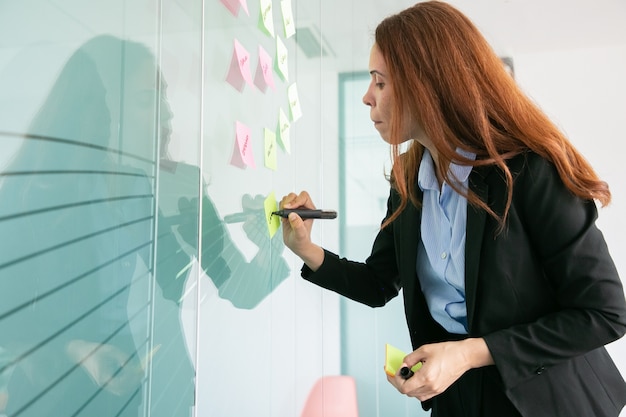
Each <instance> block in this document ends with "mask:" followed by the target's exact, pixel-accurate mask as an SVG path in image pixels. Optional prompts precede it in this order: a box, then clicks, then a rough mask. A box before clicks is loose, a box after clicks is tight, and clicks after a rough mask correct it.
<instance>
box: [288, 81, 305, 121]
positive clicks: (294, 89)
mask: <svg viewBox="0 0 626 417" xmlns="http://www.w3.org/2000/svg"><path fill="white" fill-rule="evenodd" d="M287 99H288V100H289V112H290V114H291V121H292V122H295V121H296V120H298V119H299V118H301V117H302V108H301V107H300V98H299V97H298V86H297V85H296V83H293V84H291V85H290V86H289V87H288V88H287Z"/></svg>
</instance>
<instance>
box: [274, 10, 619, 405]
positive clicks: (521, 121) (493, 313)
mask: <svg viewBox="0 0 626 417" xmlns="http://www.w3.org/2000/svg"><path fill="white" fill-rule="evenodd" d="M370 74H371V83H370V86H369V88H368V90H367V92H366V94H365V96H364V97H363V101H364V103H365V104H366V105H367V106H369V107H370V115H371V119H372V121H373V122H374V125H375V127H376V129H377V130H378V131H379V133H380V135H381V136H382V138H383V139H384V140H385V141H386V142H388V143H389V144H390V145H391V146H392V149H393V150H394V165H393V170H392V175H391V191H390V196H389V199H388V204H387V215H386V217H385V219H384V220H383V223H382V227H381V230H380V232H379V233H378V236H377V237H376V239H375V241H374V244H373V248H372V252H371V255H370V256H369V257H368V259H367V260H366V261H365V262H364V263H362V262H353V261H349V260H346V259H342V258H339V257H338V256H337V255H335V254H333V253H331V252H328V251H326V250H324V249H323V248H321V247H320V246H317V245H316V244H314V243H312V242H311V240H310V230H311V226H312V221H311V220H306V221H303V220H302V219H301V218H300V217H299V216H298V215H296V214H291V215H290V217H289V218H288V219H284V220H283V235H284V240H285V243H286V245H287V246H288V247H289V248H290V249H291V250H292V251H293V252H294V253H295V254H297V255H298V256H300V257H301V258H302V260H303V261H304V263H305V266H304V267H303V271H302V275H303V277H304V278H305V279H307V280H309V281H311V282H313V283H315V284H317V285H320V286H322V287H324V288H328V289H331V290H333V291H336V292H337V293H339V294H342V295H344V296H347V297H349V298H351V299H353V300H356V301H358V302H361V303H364V304H367V305H370V306H382V305H384V304H385V303H386V302H387V301H389V300H390V299H391V298H393V297H395V296H396V295H397V294H398V292H399V290H400V289H402V290H403V297H404V304H405V313H406V320H407V323H408V327H409V332H410V337H411V341H412V344H413V348H414V349H415V351H414V352H412V353H410V354H409V355H407V356H406V357H405V359H404V362H405V363H404V365H406V366H408V367H412V366H413V365H415V364H416V363H418V362H422V367H421V369H420V370H419V371H417V372H416V373H415V375H413V376H412V377H410V378H408V379H404V378H402V377H401V376H400V375H396V376H394V377H388V379H389V381H390V382H391V383H392V384H393V385H394V386H395V387H396V388H397V389H398V390H399V391H400V392H401V393H403V394H406V395H408V396H411V397H416V398H418V399H419V400H421V401H422V405H423V407H424V409H429V408H432V415H433V416H439V417H441V416H463V417H471V416H476V417H507V416H525V417H541V416H545V417H559V416H562V417H571V416H594V417H598V416H614V417H615V416H617V415H618V414H619V413H620V410H621V409H622V407H623V406H624V404H625V403H626V384H625V383H624V380H623V378H622V376H621V375H620V372H619V371H618V369H617V368H616V366H615V365H614V363H613V361H612V360H611V358H610V357H609V355H608V353H607V351H606V350H605V348H604V345H606V344H607V343H609V342H612V341H614V340H616V339H618V338H620V337H622V336H623V335H624V333H625V332H626V302H625V300H624V290H623V287H622V283H621V280H620V278H619V276H618V272H617V270H616V268H615V265H614V263H613V261H612V259H611V257H610V255H609V252H608V250H607V246H606V243H605V241H604V238H603V236H602V233H601V232H600V231H599V230H598V229H597V227H596V226H595V220H596V217H597V209H596V204H595V201H598V202H599V203H601V204H602V205H606V204H608V203H609V201H610V199H611V194H610V192H609V188H608V186H607V184H606V183H605V182H603V181H601V180H600V179H599V178H598V176H597V175H596V173H595V172H594V170H593V169H592V167H591V166H590V165H589V164H588V162H587V161H586V160H585V159H584V158H583V156H582V155H581V154H580V153H579V152H578V151H577V150H576V149H575V148H574V147H573V146H572V144H571V143H570V142H569V141H568V140H567V139H566V138H565V137H564V135H563V133H561V132H560V131H559V129H557V128H556V127H555V125H554V124H553V123H552V122H551V121H550V120H549V119H548V118H547V117H546V115H545V114H544V113H543V112H542V111H541V110H540V109H539V108H538V107H537V106H536V105H534V104H533V103H532V102H531V100H530V99H529V98H528V97H527V96H525V95H524V94H523V92H522V91H521V90H520V89H519V88H518V86H517V85H516V83H515V81H514V80H513V79H512V78H511V76H510V75H509V73H508V72H507V71H506V69H505V68H504V66H503V65H502V62H501V61H500V59H499V58H498V56H497V55H496V54H495V53H494V52H493V51H492V49H491V48H490V46H489V45H488V43H487V41H486V40H485V39H484V37H483V36H482V35H481V34H480V33H479V31H478V30H477V29H476V27H475V26H474V25H473V24H472V23H471V21H470V20H469V19H468V18H467V17H466V16H464V15H463V14H462V13H460V12H459V11H458V10H456V9H455V8H453V7H451V6H450V5H447V4H445V3H443V2H438V1H428V2H423V3H418V4H416V5H415V6H413V7H410V8H408V9H406V10H404V11H402V12H400V13H398V14H396V15H393V16H390V17H388V18H386V19H385V20H383V21H382V23H380V25H379V26H378V27H377V29H376V33H375V44H374V46H373V48H372V51H371V56H370ZM408 140H412V143H410V144H409V146H408V150H407V151H406V152H404V153H402V154H400V151H399V149H400V145H401V144H403V143H405V142H407V141H408ZM280 205H281V207H283V208H295V207H309V208H313V207H314V204H313V202H312V201H311V198H310V196H309V195H308V193H307V192H302V193H300V194H299V195H296V194H294V193H291V194H289V195H287V196H285V197H284V198H283V199H282V201H281V204H280Z"/></svg>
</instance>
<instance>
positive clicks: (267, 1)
mask: <svg viewBox="0 0 626 417" xmlns="http://www.w3.org/2000/svg"><path fill="white" fill-rule="evenodd" d="M260 3H261V9H260V10H259V29H261V31H262V32H264V33H265V34H266V35H268V36H271V37H272V38H273V37H274V13H273V12H272V0H260Z"/></svg>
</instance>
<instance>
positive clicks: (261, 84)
mask: <svg viewBox="0 0 626 417" xmlns="http://www.w3.org/2000/svg"><path fill="white" fill-rule="evenodd" d="M254 85H256V86H257V88H258V89H259V90H261V91H263V92H265V90H266V89H267V86H270V87H272V89H273V90H276V85H275V84H274V72H273V70H272V57H270V55H269V54H268V53H267V51H266V50H265V49H263V47H262V46H260V45H259V61H258V63H257V67H256V73H255V76H254Z"/></svg>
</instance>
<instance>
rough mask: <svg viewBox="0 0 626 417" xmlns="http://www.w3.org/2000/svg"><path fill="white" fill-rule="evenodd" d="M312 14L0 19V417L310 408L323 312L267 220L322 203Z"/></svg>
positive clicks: (219, 5)
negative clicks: (293, 199) (295, 199)
mask: <svg viewBox="0 0 626 417" xmlns="http://www.w3.org/2000/svg"><path fill="white" fill-rule="evenodd" d="M320 9H321V4H320V2H319V1H316V2H310V3H307V4H305V5H302V4H297V3H296V2H295V1H292V0H282V1H278V0H274V1H272V0H260V1H246V0H223V1H217V0H216V1H201V0H176V1H174V0H171V1H170V0H139V1H131V0H114V1H106V2H105V1H89V2H83V1H78V0H27V1H23V2H2V3H0V35H1V36H0V39H2V40H1V41H0V91H2V94H0V150H1V151H0V194H1V197H0V201H1V202H2V203H0V236H2V238H1V239H0V242H1V243H0V246H1V247H0V415H3V414H6V415H9V416H38V417H41V416H90V417H95V416H107V417H110V416H163V417H173V416H192V415H197V416H218V417H224V416H235V415H254V416H273V417H274V416H293V415H299V414H300V413H302V412H304V409H305V408H306V407H308V408H311V407H319V406H321V404H322V400H323V396H321V397H315V396H313V397H311V399H310V400H309V393H310V392H311V390H312V389H313V387H314V386H315V383H316V382H317V381H318V380H319V379H320V378H321V377H322V376H326V375H329V376H332V375H338V374H339V372H340V369H339V353H338V348H337V346H338V333H339V332H338V311H339V307H338V306H339V304H338V298H337V297H336V296H334V295H331V294H327V293H323V292H322V290H320V289H319V288H315V287H313V286H312V285H311V284H307V283H305V282H303V281H302V280H299V279H297V277H298V276H299V268H300V262H299V261H297V260H296V259H294V257H293V256H292V255H290V254H289V253H287V251H285V249H284V246H283V243H282V235H281V232H280V223H279V221H278V218H277V217H276V216H271V212H272V211H273V210H274V209H275V208H276V206H277V202H278V201H279V200H280V198H281V197H282V196H283V195H284V194H287V193H289V192H291V191H299V190H300V189H307V190H309V191H310V192H311V194H312V195H315V196H316V199H317V202H318V203H319V204H320V205H322V204H324V203H328V204H331V203H332V204H335V203H336V195H337V186H336V185H333V186H326V185H325V184H326V183H327V181H325V178H329V176H331V175H336V167H335V166H336V147H335V146H336V135H333V136H332V140H330V139H329V140H328V141H325V140H321V141H320V139H319V138H320V137H322V136H323V135H322V132H323V131H324V129H325V123H324V121H323V120H322V117H321V110H322V109H321V103H322V102H323V101H329V100H333V101H335V104H334V105H333V107H334V108H335V109H336V90H327V89H324V88H322V87H321V86H322V85H323V83H324V81H325V77H330V76H329V75H327V74H326V70H325V61H324V58H323V57H322V55H323V54H326V51H325V50H324V49H323V46H322V45H321V44H320V45H319V46H317V47H316V44H315V41H316V39H319V36H320V32H319V28H320V27H321V24H320V21H321V14H320ZM299 16H305V17H302V18H300V17H299ZM296 26H298V27H301V26H304V29H302V33H303V35H302V37H301V38H300V42H301V43H302V42H304V40H306V41H307V42H308V43H304V44H296V36H295V32H296ZM315 30H317V32H315ZM306 31H309V32H310V33H305V32H306ZM305 35H308V36H309V38H308V39H305V37H306V36H305ZM335 78H336V76H334V77H333V82H334V84H335V85H336V82H337V81H336V79H335ZM329 91H330V93H329ZM331 110H332V109H331ZM329 146H332V151H330V152H328V150H327V147H329ZM326 154H330V155H335V156H333V157H332V158H331V161H327V160H326ZM329 164H332V165H333V168H331V169H329V170H328V171H325V167H326V166H328V165H329ZM335 183H336V181H335ZM327 195H328V196H331V197H329V198H328V199H327V198H326V196H327ZM329 207H330V206H329ZM334 207H336V206H334ZM315 234H316V236H315V237H316V238H317V239H321V238H322V235H324V239H325V240H326V241H327V242H329V245H330V246H333V245H335V246H336V244H334V243H333V242H336V236H337V226H336V225H333V224H327V225H320V226H319V227H318V228H316V231H315ZM316 398H317V399H316ZM307 400H308V405H307V406H306V407H305V404H307Z"/></svg>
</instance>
